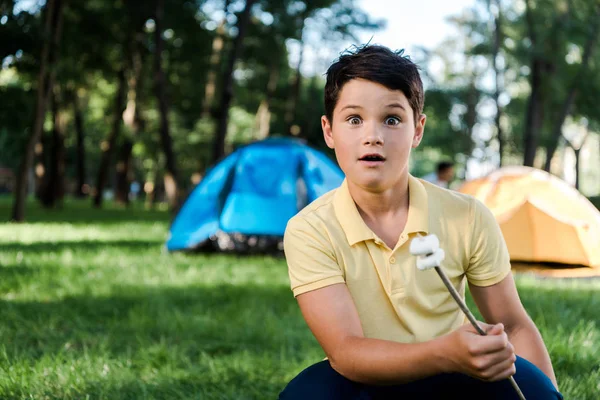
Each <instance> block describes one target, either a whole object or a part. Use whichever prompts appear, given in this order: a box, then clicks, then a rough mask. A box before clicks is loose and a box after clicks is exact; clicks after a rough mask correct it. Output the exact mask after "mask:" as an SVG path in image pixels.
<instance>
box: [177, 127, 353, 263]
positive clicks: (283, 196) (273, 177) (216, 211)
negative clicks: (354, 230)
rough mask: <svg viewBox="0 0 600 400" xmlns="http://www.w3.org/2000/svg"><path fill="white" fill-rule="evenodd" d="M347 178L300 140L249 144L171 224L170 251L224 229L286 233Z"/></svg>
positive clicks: (215, 170) (213, 175) (227, 161)
mask: <svg viewBox="0 0 600 400" xmlns="http://www.w3.org/2000/svg"><path fill="white" fill-rule="evenodd" d="M343 179H344V175H343V173H342V171H341V170H340V169H339V167H338V166H337V165H336V164H335V163H334V162H333V161H331V160H330V159H329V158H328V157H327V156H325V155H324V154H323V153H321V152H319V151H317V150H315V149H313V148H311V147H309V146H307V145H305V144H303V142H301V141H299V140H296V139H287V138H273V139H266V140H263V141H260V142H255V143H252V144H249V145H247V146H244V147H242V148H240V149H238V150H236V151H235V152H233V153H232V154H230V155H229V156H228V157H226V158H225V159H223V160H222V161H221V162H220V163H218V164H217V165H215V166H214V167H213V168H212V169H211V170H210V171H209V172H208V173H207V175H206V176H205V177H204V179H203V180H202V181H201V182H200V184H199V185H198V186H197V187H196V188H195V189H194V190H193V191H192V193H191V194H190V196H189V197H188V199H187V200H186V202H185V204H184V205H183V207H182V208H181V210H180V211H179V213H178V214H177V216H176V217H175V219H174V221H173V223H172V225H171V229H170V232H169V238H168V241H167V249H168V250H169V251H172V250H188V249H194V248H197V247H199V246H201V245H203V244H205V243H206V242H207V241H208V240H209V239H211V238H214V237H215V235H217V234H223V233H225V234H241V235H258V236H260V235H265V236H279V237H281V236H283V233H284V230H285V227H286V224H287V222H288V220H289V219H290V218H291V217H293V216H294V215H295V214H296V213H297V212H298V211H299V210H300V209H302V208H303V207H304V206H305V205H306V204H308V203H310V202H311V201H313V200H315V199H316V198H317V197H319V196H321V195H322V194H324V193H326V192H328V191H330V190H332V189H335V188H336V187H338V186H339V185H340V184H341V182H342V180H343Z"/></svg>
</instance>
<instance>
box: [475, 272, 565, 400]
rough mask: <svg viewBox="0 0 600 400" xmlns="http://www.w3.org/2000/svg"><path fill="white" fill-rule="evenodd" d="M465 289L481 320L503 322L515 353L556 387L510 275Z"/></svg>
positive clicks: (537, 334)
mask: <svg viewBox="0 0 600 400" xmlns="http://www.w3.org/2000/svg"><path fill="white" fill-rule="evenodd" d="M469 289H470V291H471V294H472V296H473V300H475V303H476V305H477V307H478V308H479V311H480V312H481V314H482V315H483V317H484V319H485V321H486V322H487V323H490V324H496V323H503V324H504V326H505V329H506V332H507V333H508V338H509V340H510V342H511V343H512V344H513V346H514V347H515V351H516V353H517V354H518V355H519V356H521V357H523V358H525V359H527V360H528V361H530V362H531V363H533V364H535V365H536V366H537V367H538V368H539V369H540V370H542V371H543V372H544V373H545V374H546V375H547V376H548V377H549V378H550V379H551V380H552V382H553V383H554V386H555V387H557V388H558V385H557V383H556V377H555V375H554V370H553V369H552V363H551V361H550V356H549V354H548V351H547V349H546V346H545V345H544V341H543V339H542V336H541V335H540V333H539V331H538V329H537V328H536V326H535V324H534V323H533V321H532V320H531V318H530V317H529V315H527V312H526V311H525V309H524V308H523V305H522V304H521V300H520V299H519V294H518V293H517V289H516V287H515V282H514V279H513V276H512V274H508V275H507V276H506V278H504V279H503V280H502V281H500V282H498V283H497V284H495V285H491V286H488V287H480V286H475V285H473V284H469Z"/></svg>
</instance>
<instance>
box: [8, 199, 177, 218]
mask: <svg viewBox="0 0 600 400" xmlns="http://www.w3.org/2000/svg"><path fill="white" fill-rule="evenodd" d="M11 212H12V198H11V197H6V196H0V221H3V222H6V221H8V220H9V218H10V216H11ZM171 218H172V215H171V214H169V212H167V211H161V210H147V209H145V208H144V206H143V204H141V203H132V204H131V206H129V207H121V206H117V205H115V204H114V203H112V202H108V201H107V202H105V204H104V207H103V208H101V209H96V208H93V207H92V204H91V200H78V199H73V198H68V199H67V200H66V202H65V204H64V206H63V207H62V208H57V209H45V208H43V207H41V206H40V205H39V204H38V203H37V202H36V201H35V200H32V199H30V200H29V201H28V202H27V206H26V210H25V221H26V222H27V223H32V224H36V223H70V224H74V225H79V224H93V223H100V224H109V225H110V224H122V223H126V222H149V223H165V224H169V223H170V221H171Z"/></svg>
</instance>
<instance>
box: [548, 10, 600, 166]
mask: <svg viewBox="0 0 600 400" xmlns="http://www.w3.org/2000/svg"><path fill="white" fill-rule="evenodd" d="M591 20H592V29H591V32H590V36H588V38H587V41H586V43H585V47H584V50H583V56H582V58H581V66H580V67H579V69H578V70H577V73H576V74H575V77H574V78H573V81H572V82H571V87H570V88H569V92H568V94H567V98H566V99H565V102H564V103H563V105H562V107H561V110H560V113H559V115H558V119H557V120H556V123H555V124H554V127H553V128H552V137H551V141H550V143H549V145H548V146H547V147H546V162H545V164H544V170H545V171H547V172H550V167H551V165H552V157H553V156H554V152H555V151H556V148H557V147H558V142H559V140H560V137H561V135H562V126H563V124H564V123H565V120H566V119H567V117H568V116H569V113H570V111H571V107H572V106H573V102H574V101H575V97H576V96H577V92H578V87H579V85H580V84H581V80H582V76H583V75H584V74H585V73H586V72H587V69H588V66H589V61H590V58H591V57H592V55H593V53H594V50H595V49H596V43H597V41H598V33H599V31H600V5H599V6H598V11H597V12H596V14H595V16H594V17H593V18H592V19H591Z"/></svg>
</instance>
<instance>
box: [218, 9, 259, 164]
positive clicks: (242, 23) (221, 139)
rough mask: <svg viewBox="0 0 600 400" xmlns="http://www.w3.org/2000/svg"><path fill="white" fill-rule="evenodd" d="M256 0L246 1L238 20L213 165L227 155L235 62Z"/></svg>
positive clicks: (227, 71) (225, 73)
mask: <svg viewBox="0 0 600 400" xmlns="http://www.w3.org/2000/svg"><path fill="white" fill-rule="evenodd" d="M255 1H256V0H246V6H245V7H244V11H243V12H242V14H241V15H240V17H239V20H238V24H237V27H238V35H237V36H236V37H235V40H234V41H233V48H232V49H231V54H230V56H229V60H228V62H227V68H225V72H224V74H223V92H222V95H221V101H220V104H219V120H218V121H217V128H216V132H215V137H214V143H213V154H212V155H213V163H216V162H217V161H218V160H220V159H221V158H222V157H223V156H224V155H225V136H226V135H227V124H228V121H229V106H230V104H231V99H232V97H233V71H234V68H235V62H236V61H237V59H238V57H239V55H240V53H241V51H242V45H243V41H244V36H245V35H246V27H247V25H248V21H249V20H250V11H251V9H252V5H253V4H254V2H255Z"/></svg>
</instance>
